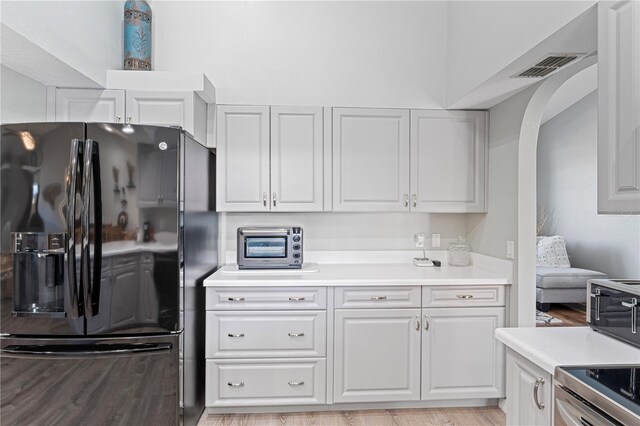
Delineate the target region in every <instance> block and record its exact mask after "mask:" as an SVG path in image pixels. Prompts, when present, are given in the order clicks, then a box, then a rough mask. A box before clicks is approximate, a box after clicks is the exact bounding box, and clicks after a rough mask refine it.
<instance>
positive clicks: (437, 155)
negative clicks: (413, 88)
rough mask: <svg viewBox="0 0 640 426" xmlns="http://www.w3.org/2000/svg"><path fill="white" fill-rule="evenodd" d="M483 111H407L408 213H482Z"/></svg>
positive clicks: (483, 179)
mask: <svg viewBox="0 0 640 426" xmlns="http://www.w3.org/2000/svg"><path fill="white" fill-rule="evenodd" d="M486 122H487V113H486V112H483V111H440V110H412V111H411V210H412V211H420V212H433V213H470V212H485V211H486V201H485V172H486V170H485V168H486V163H485V162H486V148H487V146H486V145H487V144H486V141H487V137H486V129H487V125H486Z"/></svg>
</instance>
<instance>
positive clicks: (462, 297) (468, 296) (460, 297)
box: [456, 294, 473, 299]
mask: <svg viewBox="0 0 640 426" xmlns="http://www.w3.org/2000/svg"><path fill="white" fill-rule="evenodd" d="M456 297H457V298H458V299H473V294H458V295H456Z"/></svg>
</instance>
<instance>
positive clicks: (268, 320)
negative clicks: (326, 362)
mask: <svg viewBox="0 0 640 426" xmlns="http://www.w3.org/2000/svg"><path fill="white" fill-rule="evenodd" d="M326 329H327V313H326V312H325V311H269V312H257V311H248V312H231V311H228V312H225V311H207V338H206V357H207V358H265V357H323V356H325V355H326V352H327V349H326V347H327V334H326Z"/></svg>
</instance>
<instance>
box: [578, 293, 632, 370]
mask: <svg viewBox="0 0 640 426" xmlns="http://www.w3.org/2000/svg"><path fill="white" fill-rule="evenodd" d="M587 294H588V296H589V297H587V322H588V323H589V326H591V328H593V329H594V330H595V331H599V332H602V333H605V334H608V335H609V336H611V337H614V338H616V339H618V340H622V341H624V342H627V343H630V344H632V345H634V346H638V347H640V331H638V327H639V326H640V309H639V305H640V280H589V282H588V284H587ZM638 362H640V359H639V360H638Z"/></svg>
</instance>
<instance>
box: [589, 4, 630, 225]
mask: <svg viewBox="0 0 640 426" xmlns="http://www.w3.org/2000/svg"><path fill="white" fill-rule="evenodd" d="M598 212H599V213H604V214H607V213H609V214H640V3H638V2H637V1H617V2H614V1H603V2H600V3H598Z"/></svg>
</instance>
